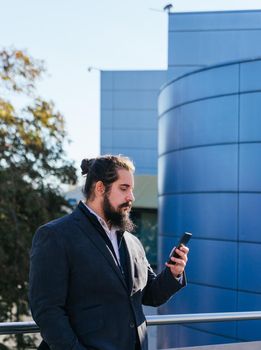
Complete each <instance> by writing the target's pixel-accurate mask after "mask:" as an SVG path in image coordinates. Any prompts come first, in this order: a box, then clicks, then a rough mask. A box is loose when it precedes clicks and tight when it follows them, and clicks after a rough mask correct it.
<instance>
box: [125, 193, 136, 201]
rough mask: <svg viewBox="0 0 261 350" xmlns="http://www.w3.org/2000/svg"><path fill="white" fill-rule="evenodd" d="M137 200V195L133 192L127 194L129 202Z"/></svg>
mask: <svg viewBox="0 0 261 350" xmlns="http://www.w3.org/2000/svg"><path fill="white" fill-rule="evenodd" d="M134 201H135V197H134V194H133V192H130V193H129V194H128V196H127V202H134Z"/></svg>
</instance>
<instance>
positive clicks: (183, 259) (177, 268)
mask: <svg viewBox="0 0 261 350" xmlns="http://www.w3.org/2000/svg"><path fill="white" fill-rule="evenodd" d="M175 252H176V253H177V254H178V255H179V258H174V257H171V260H172V261H173V262H175V264H174V265H173V264H168V263H165V265H166V266H167V267H169V269H170V271H171V273H172V275H173V276H174V277H175V278H178V277H180V276H181V275H182V274H183V272H184V269H185V267H186V264H187V261H188V252H189V248H188V247H186V246H184V245H182V246H181V247H180V249H178V248H176V250H175Z"/></svg>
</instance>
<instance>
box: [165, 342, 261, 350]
mask: <svg viewBox="0 0 261 350" xmlns="http://www.w3.org/2000/svg"><path fill="white" fill-rule="evenodd" d="M199 349H200V350H260V349H261V341H254V342H245V343H234V344H218V345H205V346H193V347H189V348H188V347H187V348H171V349H170V348H169V349H164V350H199ZM162 350H163V349H162Z"/></svg>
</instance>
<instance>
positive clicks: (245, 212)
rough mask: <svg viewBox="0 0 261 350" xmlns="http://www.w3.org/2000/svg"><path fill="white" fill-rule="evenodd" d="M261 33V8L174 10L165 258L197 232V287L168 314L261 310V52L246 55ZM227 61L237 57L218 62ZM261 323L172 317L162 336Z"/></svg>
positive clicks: (213, 335) (163, 116)
mask: <svg viewBox="0 0 261 350" xmlns="http://www.w3.org/2000/svg"><path fill="white" fill-rule="evenodd" d="M260 34H261V12H260V11H243V12H227V13H225V12H220V13H219V12H216V13H213V12H212V13H196V14H195V13H194V14H193V13H189V14H171V15H170V26H169V48H170V49H169V71H168V76H169V78H170V77H171V76H172V77H174V79H173V78H172V80H171V81H170V82H168V83H167V84H166V85H165V86H164V87H163V88H162V90H161V94H160V97H159V189H158V190H159V247H160V248H159V254H160V256H159V262H160V264H163V262H164V261H165V260H166V257H167V255H168V253H169V251H170V249H171V247H172V245H173V242H174V241H175V239H177V237H178V236H179V235H180V234H181V233H182V232H183V231H191V232H193V237H194V238H193V240H192V242H191V245H190V246H191V253H190V259H189V264H188V268H187V274H188V281H189V286H188V287H187V288H186V289H185V290H184V291H183V292H182V293H180V295H178V297H177V298H176V299H173V301H171V302H170V303H168V304H166V305H165V306H164V307H162V308H161V309H160V312H161V313H197V312H199V313H201V312H226V311H249V310H260V309H261V277H260V273H259V261H260V256H261V227H260V214H259V212H260V209H261V207H260V206H261V192H260V189H261V165H260V164H261V163H260V154H261V153H259V152H260V150H261V128H260V124H261V112H260V110H261V109H260V107H261V102H260V101H261V79H260V78H261V61H260V59H258V58H257V59H249V60H246V59H248V58H252V57H257V56H261V48H260V47H259V45H257V42H258V39H259V36H260ZM231 61H232V62H231ZM233 61H234V62H233ZM220 62H230V63H223V64H218V65H214V66H213V64H217V63H220ZM211 65H212V66H211ZM204 67H206V68H204ZM182 74H183V75H182ZM260 327H261V322H260V321H249V322H229V323H216V324H215V323H210V324H195V325H184V326H175V327H173V326H171V327H170V326H168V327H164V328H161V329H160V332H159V344H160V347H161V348H168V347H173V346H174V347H179V346H196V345H204V344H216V343H232V342H238V341H248V340H259V339H260Z"/></svg>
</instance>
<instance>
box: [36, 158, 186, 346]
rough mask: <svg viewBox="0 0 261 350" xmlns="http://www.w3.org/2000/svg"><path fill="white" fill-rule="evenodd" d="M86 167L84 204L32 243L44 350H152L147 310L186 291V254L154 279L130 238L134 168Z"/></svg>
mask: <svg viewBox="0 0 261 350" xmlns="http://www.w3.org/2000/svg"><path fill="white" fill-rule="evenodd" d="M81 168H82V174H83V175H86V182H85V186H84V195H85V201H84V202H83V201H81V202H80V203H79V204H78V207H77V208H76V209H75V210H74V211H73V212H72V213H71V214H69V215H67V216H65V217H63V218H60V219H57V220H54V221H52V222H49V223H47V224H46V225H44V226H42V227H40V228H39V229H38V230H37V232H36V234H35V236H34V239H33V244H32V250H31V264H30V292H29V298H30V305H31V309H32V315H33V318H34V320H35V322H36V323H37V325H38V326H39V327H40V331H41V335H42V338H43V342H42V343H41V345H40V347H39V349H49V348H50V349H52V350H147V349H148V342H147V332H146V319H145V316H144V314H143V310H142V305H143V304H144V305H151V306H159V305H161V304H162V303H165V302H166V301H167V300H168V299H169V298H170V297H171V296H172V295H173V294H175V293H176V292H177V291H178V290H180V289H181V288H182V287H183V286H185V285H186V277H185V273H184V268H185V266H186V263H187V254H188V248H187V247H185V246H182V247H181V248H180V249H177V253H178V255H179V257H178V258H172V260H173V262H175V264H168V263H166V267H165V268H164V269H163V271H161V272H160V273H159V274H158V275H156V274H155V273H154V272H153V270H152V268H151V267H150V265H149V263H148V261H147V259H146V256H145V252H144V249H143V247H142V244H141V243H140V241H139V240H138V239H137V238H136V237H135V236H134V235H133V234H131V232H132V231H133V229H134V224H133V223H132V221H131V219H130V216H129V214H130V210H131V207H132V204H133V201H134V195H133V190H134V176H133V174H134V170H135V169H134V165H133V163H132V162H131V161H130V159H129V158H127V157H122V156H111V155H105V156H101V157H98V158H95V159H84V160H83V161H82V164H81Z"/></svg>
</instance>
